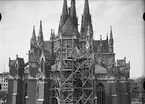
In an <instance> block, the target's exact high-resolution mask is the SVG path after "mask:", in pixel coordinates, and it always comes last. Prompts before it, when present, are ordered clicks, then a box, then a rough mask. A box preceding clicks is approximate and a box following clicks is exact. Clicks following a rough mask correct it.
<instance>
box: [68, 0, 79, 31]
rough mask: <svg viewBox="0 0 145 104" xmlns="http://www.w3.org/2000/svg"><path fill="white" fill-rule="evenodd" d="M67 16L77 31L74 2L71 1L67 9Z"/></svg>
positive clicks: (73, 0)
mask: <svg viewBox="0 0 145 104" xmlns="http://www.w3.org/2000/svg"><path fill="white" fill-rule="evenodd" d="M69 16H70V17H71V20H72V23H73V24H74V26H75V27H76V28H77V29H78V18H77V16H76V6H75V0H71V7H70V8H69Z"/></svg>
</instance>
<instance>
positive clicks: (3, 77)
mask: <svg viewBox="0 0 145 104" xmlns="http://www.w3.org/2000/svg"><path fill="white" fill-rule="evenodd" d="M8 76H9V73H8V72H3V73H0V84H1V87H2V89H1V90H2V91H8V80H7V78H8Z"/></svg>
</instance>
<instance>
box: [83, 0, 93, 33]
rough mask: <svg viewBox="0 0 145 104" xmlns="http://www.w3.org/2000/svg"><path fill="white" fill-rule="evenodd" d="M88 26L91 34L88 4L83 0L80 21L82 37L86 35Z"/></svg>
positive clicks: (86, 0)
mask: <svg viewBox="0 0 145 104" xmlns="http://www.w3.org/2000/svg"><path fill="white" fill-rule="evenodd" d="M88 25H90V27H91V30H92V32H93V27H92V20H91V14H90V9H89V2H88V0H85V3H84V11H83V15H82V21H81V34H82V35H85V34H86V31H87V27H88Z"/></svg>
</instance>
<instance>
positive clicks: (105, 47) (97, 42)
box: [93, 40, 109, 52]
mask: <svg viewBox="0 0 145 104" xmlns="http://www.w3.org/2000/svg"><path fill="white" fill-rule="evenodd" d="M102 44H103V52H109V45H108V42H107V41H106V40H102ZM99 45H100V40H94V41H93V49H94V51H97V50H98V47H99Z"/></svg>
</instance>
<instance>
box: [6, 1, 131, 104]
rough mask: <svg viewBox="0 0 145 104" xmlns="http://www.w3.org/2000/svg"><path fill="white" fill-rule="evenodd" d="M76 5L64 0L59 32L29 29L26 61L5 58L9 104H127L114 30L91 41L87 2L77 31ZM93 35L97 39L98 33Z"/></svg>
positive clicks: (126, 65)
mask: <svg viewBox="0 0 145 104" xmlns="http://www.w3.org/2000/svg"><path fill="white" fill-rule="evenodd" d="M75 4H76V1H75V0H71V6H70V7H68V5H67V0H63V7H62V14H61V16H60V21H59V25H58V32H57V33H55V31H54V30H53V29H52V30H51V34H50V39H49V40H48V41H44V38H43V23H42V21H40V28H39V35H38V36H36V35H35V34H36V33H35V26H34V27H33V31H32V37H31V39H30V50H29V55H28V56H29V59H28V62H25V61H24V59H23V58H20V57H19V56H18V55H16V59H11V58H9V73H10V76H9V78H8V100H7V103H8V104H131V96H130V85H129V80H130V62H126V57H124V59H118V60H115V53H114V38H113V29H112V26H110V33H109V34H107V35H106V39H104V40H103V39H102V36H101V35H100V39H99V40H94V39H93V36H94V35H97V34H94V32H93V25H92V24H93V23H92V19H91V11H90V9H89V0H84V10H83V14H82V18H81V28H80V30H79V29H78V17H77V15H76V14H77V13H76V5H75ZM97 36H98V35H97Z"/></svg>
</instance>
